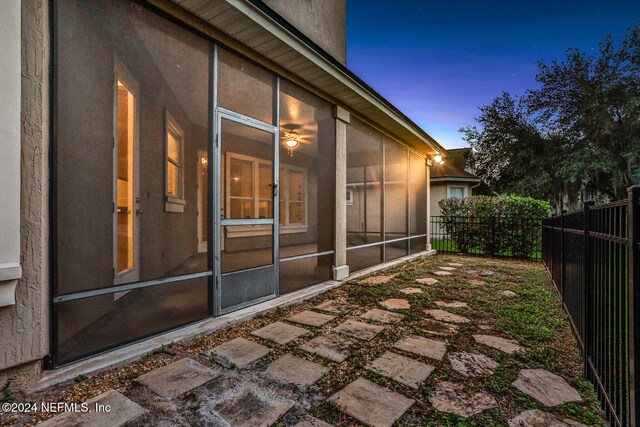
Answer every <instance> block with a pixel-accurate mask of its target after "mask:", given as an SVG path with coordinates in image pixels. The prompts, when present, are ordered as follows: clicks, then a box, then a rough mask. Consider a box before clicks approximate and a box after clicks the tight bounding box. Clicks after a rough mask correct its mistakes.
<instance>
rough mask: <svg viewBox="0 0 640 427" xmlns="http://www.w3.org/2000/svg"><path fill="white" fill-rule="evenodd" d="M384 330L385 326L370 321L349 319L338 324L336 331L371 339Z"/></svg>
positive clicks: (354, 336) (360, 338) (366, 339)
mask: <svg viewBox="0 0 640 427" xmlns="http://www.w3.org/2000/svg"><path fill="white" fill-rule="evenodd" d="M383 330H384V326H379V325H372V324H370V323H364V322H358V321H357V320H347V321H346V322H344V323H341V324H340V325H338V326H336V327H335V329H334V331H336V332H340V333H341V334H343V335H347V336H349V337H353V338H357V339H359V340H363V341H370V340H372V339H373V338H375V336H376V335H378V334H379V333H380V332H382V331H383Z"/></svg>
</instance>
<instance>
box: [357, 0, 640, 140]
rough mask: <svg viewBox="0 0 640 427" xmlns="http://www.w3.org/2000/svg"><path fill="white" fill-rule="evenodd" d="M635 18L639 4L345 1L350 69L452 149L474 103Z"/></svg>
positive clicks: (515, 87)
mask: <svg viewBox="0 0 640 427" xmlns="http://www.w3.org/2000/svg"><path fill="white" fill-rule="evenodd" d="M638 21H640V1H639V0H610V1H593V0H555V1H548V0H530V1H524V0H515V1H513V0H512V1H497V0H489V1H478V0H460V1H420V0H401V1H388V0H347V66H348V67H349V68H350V69H351V70H353V71H354V72H355V73H356V74H358V75H359V76H360V77H362V78H363V79H364V80H365V81H366V82H367V83H369V84H370V85H371V86H372V87H373V88H374V89H375V90H377V91H378V92H379V93H380V94H382V95H383V96H384V97H385V98H387V99H388V100H389V101H391V103H393V104H394V105H395V106H397V107H398V108H400V109H401V110H402V111H403V112H404V113H405V114H407V115H408V116H409V117H410V118H411V119H413V120H414V121H415V122H416V123H418V125H420V126H421V127H422V128H423V129H424V130H426V131H427V132H428V133H429V134H430V135H431V136H433V137H434V138H435V139H436V140H438V142H440V143H441V144H442V145H443V146H444V147H445V148H457V147H463V146H466V144H465V142H464V141H463V140H462V134H461V133H459V132H458V129H459V128H460V127H462V126H465V125H468V124H473V123H474V121H473V118H474V117H476V116H478V113H479V112H478V107H480V106H482V105H485V104H488V103H489V102H491V101H492V100H493V99H494V98H495V97H496V96H498V95H500V93H501V92H503V91H507V92H510V93H512V94H516V95H520V94H523V93H524V91H525V90H526V89H528V88H533V87H535V86H536V82H535V74H536V71H537V61H539V60H544V61H549V60H551V59H553V58H561V57H562V56H563V54H564V52H565V50H566V49H567V48H570V47H577V48H581V49H583V50H588V49H597V43H598V41H599V40H600V39H601V38H603V37H604V36H605V34H606V33H611V34H613V35H614V37H616V38H619V37H620V36H621V35H623V34H624V32H625V30H626V28H628V27H630V26H632V25H633V24H635V23H637V22H638Z"/></svg>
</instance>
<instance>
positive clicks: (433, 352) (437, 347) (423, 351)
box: [393, 335, 447, 360]
mask: <svg viewBox="0 0 640 427" xmlns="http://www.w3.org/2000/svg"><path fill="white" fill-rule="evenodd" d="M393 346H394V347H395V348H397V349H399V350H403V351H406V352H408V353H413V354H417V355H418V356H423V357H428V358H430V359H435V360H442V358H443V357H444V354H445V353H446V352H447V345H446V344H445V343H443V342H442V341H436V340H432V339H430V338H425V337H421V336H419V335H409V336H407V337H404V338H402V339H401V340H400V341H398V342H396V343H395V344H394V345H393Z"/></svg>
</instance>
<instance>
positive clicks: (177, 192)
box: [165, 112, 186, 212]
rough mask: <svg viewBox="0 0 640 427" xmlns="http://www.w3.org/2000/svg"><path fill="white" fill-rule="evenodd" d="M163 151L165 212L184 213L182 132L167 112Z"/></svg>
mask: <svg viewBox="0 0 640 427" xmlns="http://www.w3.org/2000/svg"><path fill="white" fill-rule="evenodd" d="M165 123H166V132H165V150H166V153H167V158H166V183H165V195H166V198H167V200H166V203H165V210H166V211H167V212H184V205H185V204H186V202H185V200H184V170H183V157H184V132H183V131H182V129H180V126H178V124H177V123H176V121H175V119H174V118H173V117H171V114H169V112H166V116H165Z"/></svg>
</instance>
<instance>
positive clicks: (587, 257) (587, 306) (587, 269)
mask: <svg viewBox="0 0 640 427" xmlns="http://www.w3.org/2000/svg"><path fill="white" fill-rule="evenodd" d="M595 204H596V202H594V201H588V202H585V203H584V208H583V209H584V262H583V263H582V268H583V269H584V270H583V272H582V280H583V283H582V289H583V292H584V305H583V310H584V311H583V313H582V316H583V317H582V318H583V319H584V320H583V321H584V335H583V337H582V345H583V348H582V356H583V359H584V374H585V376H586V377H587V378H590V377H591V376H590V374H589V371H590V368H589V357H590V356H591V344H592V342H591V341H592V339H591V336H592V334H593V328H592V324H591V318H592V316H591V313H593V282H592V278H591V268H592V267H593V249H592V247H591V239H590V238H589V230H590V229H591V218H590V215H589V210H590V209H591V207H592V206H594V205H595Z"/></svg>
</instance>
